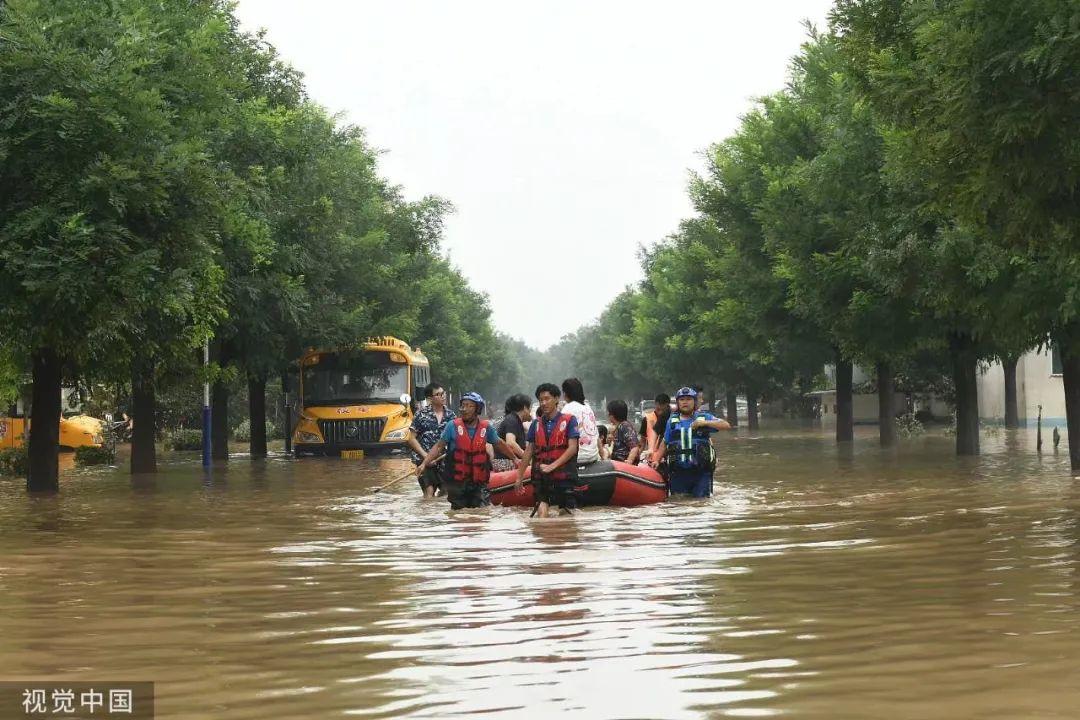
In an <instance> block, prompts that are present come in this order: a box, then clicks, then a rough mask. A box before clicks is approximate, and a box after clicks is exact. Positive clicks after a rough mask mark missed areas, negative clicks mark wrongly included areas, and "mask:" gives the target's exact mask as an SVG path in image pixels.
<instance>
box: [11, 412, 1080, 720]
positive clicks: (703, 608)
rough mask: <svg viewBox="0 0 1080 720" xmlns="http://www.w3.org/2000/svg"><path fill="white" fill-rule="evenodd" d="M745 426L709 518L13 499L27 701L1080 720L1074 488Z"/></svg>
mask: <svg viewBox="0 0 1080 720" xmlns="http://www.w3.org/2000/svg"><path fill="white" fill-rule="evenodd" d="M983 446H984V451H985V452H984V455H983V456H981V457H979V458H975V459H956V458H954V457H953V456H952V447H951V441H950V440H949V439H948V438H943V437H926V438H923V439H917V440H912V441H908V442H905V443H904V445H903V446H902V447H901V449H900V450H899V451H898V452H883V451H880V450H879V449H877V447H876V446H875V443H874V440H873V439H872V437H871V436H869V435H863V436H861V437H860V439H859V441H858V442H857V443H856V447H855V449H854V452H853V453H844V452H841V451H838V450H837V449H836V448H835V446H834V445H833V444H832V442H831V440H830V439H829V438H828V437H825V436H823V435H820V434H816V433H809V432H805V431H791V432H782V431H773V432H768V431H766V432H763V433H762V434H760V435H759V436H755V437H753V438H751V437H748V436H747V435H745V434H743V435H742V436H740V437H739V438H738V439H728V440H726V441H725V442H724V443H723V447H722V451H721V468H720V471H719V474H718V479H717V483H716V488H717V495H716V497H714V498H713V499H712V500H711V501H708V502H693V501H680V502H672V503H668V504H665V505H660V506H654V507H648V508H637V509H616V508H598V509H590V510H586V511H582V512H579V513H578V514H577V515H575V516H574V517H568V518H560V519H555V520H548V521H536V520H532V521H530V520H529V519H528V511H527V510H521V509H503V508H493V509H485V510H472V511H462V512H460V513H456V514H453V515H451V514H450V513H448V512H447V509H446V505H445V504H444V503H443V502H441V501H433V502H426V503H425V502H423V501H421V500H420V498H419V491H418V490H417V488H416V487H415V485H409V484H408V483H401V484H399V485H398V486H396V487H395V488H394V489H393V490H391V491H388V492H386V493H380V494H378V495H372V494H371V489H372V488H373V487H375V486H377V485H379V484H381V483H383V482H385V481H387V480H388V479H390V478H393V477H396V476H397V475H398V474H400V473H401V472H403V471H404V470H405V469H407V465H406V461H404V460H402V459H395V458H387V459H380V460H365V461H351V462H350V461H339V460H313V459H305V460H299V461H293V460H289V459H286V458H271V459H269V460H267V461H265V462H257V463H249V462H248V461H247V459H246V458H235V459H234V461H233V462H232V463H231V464H230V465H229V466H228V467H227V468H219V469H215V470H214V471H213V473H212V474H210V475H204V474H203V472H202V470H201V468H199V467H198V459H197V457H194V456H187V457H177V458H173V459H171V460H170V461H169V462H167V463H166V464H165V465H163V467H162V470H161V472H159V473H158V474H157V475H155V476H151V477H142V478H139V479H138V481H137V482H135V483H133V482H132V481H131V478H130V477H129V476H127V475H126V474H125V473H124V472H122V471H113V470H93V471H87V470H70V471H68V472H67V473H66V474H65V477H64V479H63V481H62V482H63V494H62V495H61V496H60V497H58V498H40V497H33V498H31V497H27V496H26V495H25V494H24V493H22V492H21V487H20V484H19V483H15V482H10V483H7V482H5V483H2V484H0V638H3V640H2V641H0V668H3V675H4V677H5V678H6V679H18V678H69V679H73V680H74V679H87V680H98V679H116V680H154V681H156V682H157V693H158V710H159V716H160V717H168V718H207V717H213V718H265V717H297V718H299V717H312V718H315V717H318V718H324V717H333V716H357V717H371V718H397V717H406V716H408V717H431V718H443V717H448V716H456V715H465V714H479V713H483V714H484V716H485V717H540V716H546V715H550V714H552V713H558V712H566V713H569V714H571V715H572V716H573V717H583V718H703V717H725V716H735V717H753V716H769V715H777V714H790V715H796V716H800V717H808V718H870V717H882V718H901V717H903V718H960V717H1001V718H1006V717H1008V718H1026V717H1033V716H1040V717H1063V718H1064V717H1069V718H1072V717H1076V716H1077V711H1076V708H1077V707H1080V686H1078V684H1077V683H1076V682H1075V680H1076V678H1078V677H1080V645H1078V643H1077V631H1078V630H1080V615H1078V612H1077V611H1078V602H1077V582H1078V578H1077V569H1078V566H1077V561H1078V558H1080V525H1078V517H1077V510H1078V507H1080V484H1078V483H1074V482H1073V480H1072V479H1071V477H1070V475H1069V473H1068V464H1067V463H1068V458H1067V453H1065V452H1062V453H1061V454H1060V455H1054V454H1052V453H1048V454H1046V455H1043V456H1042V457H1041V458H1040V457H1038V456H1036V455H1035V454H1034V453H1033V447H1034V435H1033V433H1028V432H1027V431H1021V432H1020V433H1019V434H1011V433H1004V432H998V433H995V434H991V435H988V436H987V437H984V439H983Z"/></svg>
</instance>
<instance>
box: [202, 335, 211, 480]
mask: <svg viewBox="0 0 1080 720" xmlns="http://www.w3.org/2000/svg"><path fill="white" fill-rule="evenodd" d="M203 371H204V372H207V373H208V372H209V371H210V343H209V342H207V343H206V344H204V345H203ZM202 464H203V467H204V468H208V467H210V377H209V375H208V376H207V377H206V378H204V382H203V406H202Z"/></svg>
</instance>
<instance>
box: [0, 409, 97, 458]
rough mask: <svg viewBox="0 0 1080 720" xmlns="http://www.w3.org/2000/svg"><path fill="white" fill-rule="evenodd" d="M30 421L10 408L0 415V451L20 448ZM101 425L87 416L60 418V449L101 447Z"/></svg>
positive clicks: (24, 440)
mask: <svg viewBox="0 0 1080 720" xmlns="http://www.w3.org/2000/svg"><path fill="white" fill-rule="evenodd" d="M29 430H30V421H29V420H28V419H27V418H26V417H25V416H24V415H23V414H22V413H21V412H20V411H19V409H18V408H17V407H12V408H11V409H10V410H9V411H8V414H7V415H0V450H3V449H6V448H15V447H21V446H22V444H23V443H24V442H26V438H27V433H28V432H29ZM102 442H103V437H102V424H101V421H100V420H98V419H97V418H93V417H90V416H89V415H73V416H71V417H62V418H60V449H61V450H74V449H75V448H79V447H84V446H87V445H90V446H93V447H101V444H102Z"/></svg>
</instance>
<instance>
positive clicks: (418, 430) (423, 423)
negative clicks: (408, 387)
mask: <svg viewBox="0 0 1080 720" xmlns="http://www.w3.org/2000/svg"><path fill="white" fill-rule="evenodd" d="M424 399H425V400H427V401H428V403H429V405H428V407H425V408H421V409H420V412H418V413H416V417H414V418H413V421H412V427H411V428H410V429H411V430H412V433H411V434H410V435H409V440H408V444H409V447H410V448H412V451H413V458H412V460H413V464H414V465H419V464H420V463H421V462H422V461H423V458H424V456H425V455H426V454H427V451H428V450H430V449H431V448H433V447H434V446H435V443H437V442H438V441H439V436H440V435H442V433H443V431H444V430H446V425H447V423H451V422H453V421H454V418H456V417H457V415H455V414H454V411H453V410H451V409H450V408H448V407H446V390H445V389H443V386H442V385H440V384H439V383H434V382H433V383H431V384H429V385H428V386H427V387H426V388H424ZM417 479H418V480H419V481H420V489H421V490H423V491H424V497H426V498H429V497H433V496H434V495H435V491H436V490H441V489H442V485H443V465H442V463H436V464H435V465H434V466H432V467H429V468H428V469H427V470H426V471H425V472H424V473H422V474H420V475H418V477H417Z"/></svg>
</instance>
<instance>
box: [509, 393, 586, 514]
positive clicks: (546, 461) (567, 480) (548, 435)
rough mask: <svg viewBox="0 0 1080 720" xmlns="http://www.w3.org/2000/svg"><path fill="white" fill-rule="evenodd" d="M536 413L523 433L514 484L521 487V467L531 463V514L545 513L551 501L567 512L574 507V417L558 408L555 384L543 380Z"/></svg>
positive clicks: (557, 394) (576, 442) (523, 476)
mask: <svg viewBox="0 0 1080 720" xmlns="http://www.w3.org/2000/svg"><path fill="white" fill-rule="evenodd" d="M536 399H537V400H539V401H540V415H539V417H537V418H536V419H535V420H533V421H532V424H531V425H529V432H528V434H527V435H526V436H525V439H526V440H527V441H528V444H527V445H526V446H525V457H523V458H521V464H520V465H518V474H517V482H516V483H514V487H515V488H516V489H517V490H518V492H520V491H521V486H522V481H523V480H524V479H525V468H527V467H529V465H530V463H531V465H532V484H533V497H534V498H536V509H535V510H533V515H537V516H539V517H547V514H548V509H549V508H550V507H551V506H552V505H556V506H558V507H559V508H561V509H563V510H566V511H568V512H571V511H573V509H574V508H575V507H577V497H576V494H577V493H576V490H575V486H576V485H577V454H578V437H579V436H580V433H579V432H578V425H577V420H576V419H575V418H574V416H573V415H571V414H569V413H560V412H559V386H558V385H555V384H554V383H544V384H543V385H541V386H540V387H538V388H536Z"/></svg>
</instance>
